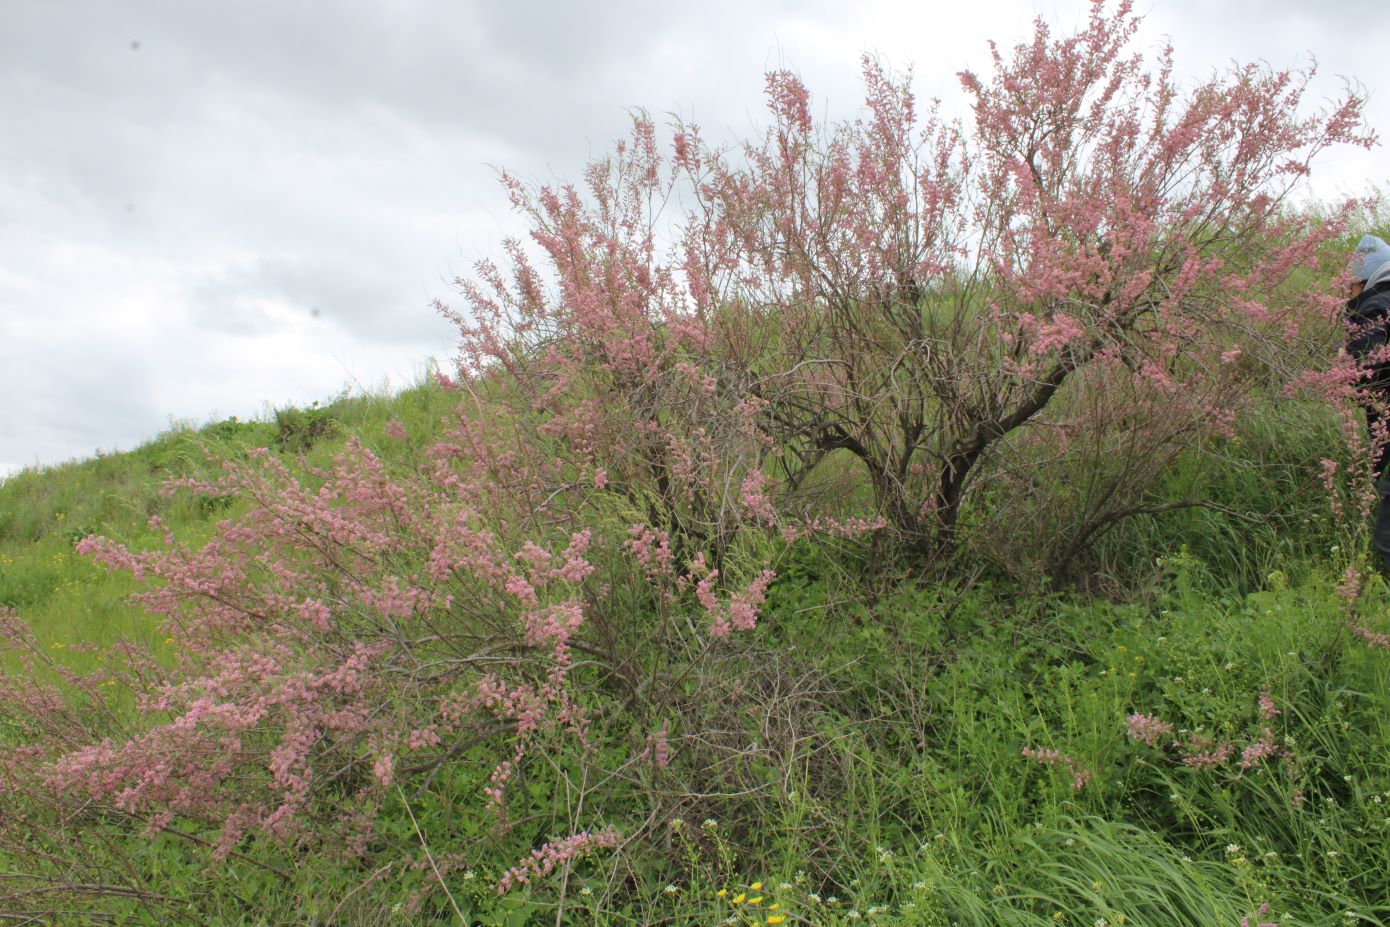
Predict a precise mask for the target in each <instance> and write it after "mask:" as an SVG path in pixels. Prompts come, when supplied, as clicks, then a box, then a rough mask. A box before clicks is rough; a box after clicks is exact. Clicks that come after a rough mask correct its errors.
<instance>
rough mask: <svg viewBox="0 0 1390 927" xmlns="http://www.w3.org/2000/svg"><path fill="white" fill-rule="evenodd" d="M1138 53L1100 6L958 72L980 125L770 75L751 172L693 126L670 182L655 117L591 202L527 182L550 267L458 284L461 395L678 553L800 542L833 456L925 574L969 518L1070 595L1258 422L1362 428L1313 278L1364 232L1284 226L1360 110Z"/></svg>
mask: <svg viewBox="0 0 1390 927" xmlns="http://www.w3.org/2000/svg"><path fill="white" fill-rule="evenodd" d="M1137 24H1138V20H1137V19H1136V18H1135V17H1134V16H1133V14H1132V12H1131V8H1130V4H1129V3H1128V2H1121V3H1119V4H1118V6H1117V7H1116V9H1115V10H1114V12H1113V13H1111V12H1108V11H1107V10H1106V8H1105V4H1104V3H1102V2H1099V0H1097V2H1096V3H1094V4H1093V8H1092V15H1091V18H1090V21H1089V22H1088V23H1087V24H1086V25H1085V26H1084V27H1083V28H1082V29H1081V30H1080V31H1079V32H1078V33H1077V34H1075V35H1071V36H1066V37H1061V38H1058V37H1054V36H1053V35H1051V34H1050V32H1049V30H1048V29H1047V28H1046V27H1045V26H1044V25H1042V24H1041V23H1039V24H1038V26H1037V30H1036V33H1035V35H1034V37H1033V39H1032V40H1031V41H1030V42H1028V43H1025V44H1022V45H1019V46H1018V47H1017V48H1015V49H1014V50H1013V51H1012V53H1011V54H1007V55H1006V54H1004V53H1002V52H999V51H996V53H995V60H994V66H993V70H992V73H991V74H990V75H989V76H988V77H987V78H986V77H982V76H979V75H976V74H974V73H972V72H963V73H962V74H961V75H960V79H961V82H962V84H963V86H964V87H965V89H966V91H967V92H968V94H969V96H970V98H971V100H972V108H973V114H972V118H971V119H970V120H968V121H967V122H965V123H963V124H962V123H955V122H951V121H949V120H947V119H945V118H944V117H943V116H942V115H941V114H940V113H938V112H937V111H936V110H934V109H931V110H928V111H926V112H923V111H921V110H920V108H919V106H918V104H917V101H916V100H915V99H914V97H913V95H912V93H911V91H910V89H909V87H908V85H907V81H906V80H898V79H895V78H894V77H893V76H891V75H889V74H887V73H886V72H884V71H883V70H882V68H880V67H879V66H878V65H877V64H875V63H874V62H872V61H867V60H866V62H865V69H864V76H865V86H866V91H867V101H866V111H865V113H864V115H863V116H862V117H861V118H860V119H858V120H856V121H854V122H848V123H838V124H829V125H820V124H817V122H816V121H815V120H814V119H813V118H812V116H811V111H812V106H811V103H810V98H809V93H808V91H807V89H806V88H805V87H804V86H803V85H802V84H801V82H800V81H799V80H798V79H797V78H796V77H795V76H794V75H792V74H790V73H786V72H775V73H772V74H770V75H769V76H768V82H767V96H768V104H769V108H770V110H771V115H772V124H771V126H770V127H769V128H768V130H767V131H766V133H765V134H764V135H763V136H761V137H759V138H756V139H753V140H751V141H749V142H748V143H746V144H744V145H742V146H740V147H737V148H734V149H731V150H726V149H721V148H715V147H712V146H710V145H708V144H706V143H705V142H704V141H703V140H702V137H701V135H700V132H699V131H698V129H697V128H695V127H693V126H688V125H684V124H678V125H677V126H675V129H674V137H673V139H672V141H671V144H670V150H669V154H667V155H663V154H662V152H661V151H660V149H659V146H658V142H657V137H656V129H655V126H654V125H653V124H652V123H651V122H650V121H649V120H647V119H646V118H645V117H639V118H638V119H637V121H636V123H635V127H634V133H633V137H632V139H631V141H630V142H627V143H624V144H622V145H620V146H619V147H618V150H617V153H616V154H615V156H613V157H612V158H609V159H606V160H600V161H597V162H595V163H594V164H592V165H590V167H589V169H588V170H587V171H586V173H585V177H584V180H585V183H584V190H583V191H582V192H581V190H580V188H578V187H573V186H562V187H553V186H548V185H545V186H540V187H536V188H529V187H527V186H526V185H524V184H522V183H521V182H520V181H518V180H516V179H515V178H513V177H510V176H506V177H505V178H504V181H505V183H506V186H507V189H508V191H509V192H510V194H511V196H512V198H513V202H514V204H515V205H516V206H517V208H518V209H519V210H521V211H522V213H523V214H524V215H526V216H527V217H528V218H529V220H530V221H531V223H532V233H531V237H532V243H533V244H534V245H535V246H536V248H537V249H538V250H539V257H537V256H535V255H533V253H532V252H531V251H530V250H528V248H527V247H525V246H523V244H522V243H520V242H513V243H510V244H509V246H508V251H509V255H510V262H509V266H508V267H506V268H503V267H501V266H497V265H494V264H491V263H483V264H481V265H479V267H478V274H477V276H476V278H475V279H473V280H470V281H463V282H462V285H463V289H464V294H465V296H466V297H467V301H468V305H469V309H470V313H469V314H468V315H464V314H462V313H452V312H450V310H447V309H446V310H445V311H446V312H450V314H451V315H452V317H453V318H455V319H456V320H457V322H458V323H459V325H460V328H461V331H462V332H463V336H464V351H463V354H462V357H461V359H460V365H461V368H462V369H463V370H464V371H465V372H471V374H472V375H476V374H477V373H479V372H480V371H487V370H497V371H506V374H507V375H508V376H509V377H510V378H512V379H514V380H515V382H517V383H519V384H520V385H521V390H520V392H519V398H521V399H524V401H525V402H527V403H528V404H529V407H530V408H531V409H533V410H540V411H541V413H542V415H541V424H540V425H538V426H537V427H542V428H544V429H546V430H548V431H549V432H550V433H553V434H556V435H564V436H565V437H566V439H567V442H568V445H567V446H568V447H570V448H571V449H572V455H573V456H572V457H571V458H570V459H569V466H570V467H571V468H572V469H573V471H574V472H573V473H572V474H571V475H570V476H568V477H567V478H569V479H577V480H585V481H588V480H592V479H596V478H599V477H600V476H601V478H602V479H604V480H606V481H608V483H609V484H610V485H612V486H615V487H620V488H623V489H625V490H626V491H628V492H639V491H640V492H642V493H643V494H644V496H645V498H646V499H647V500H648V503H649V505H650V508H651V510H652V511H651V515H652V517H651V518H650V519H649V521H650V522H651V523H652V524H653V525H655V526H658V527H661V528H662V529H663V530H666V531H668V532H669V533H670V534H671V535H672V538H673V543H676V544H677V545H680V544H683V543H684V538H686V537H690V538H693V539H695V540H696V541H697V542H698V543H704V542H705V541H710V542H713V544H714V547H715V549H716V550H718V548H719V544H720V543H722V541H721V539H722V538H725V537H726V536H728V534H729V532H730V530H731V527H732V524H731V522H733V521H736V520H738V519H740V518H745V519H754V520H758V521H763V522H766V521H769V520H771V519H772V518H773V517H774V513H775V512H780V513H784V514H786V513H796V512H797V508H798V506H799V505H801V504H803V502H804V496H801V495H798V494H797V493H795V492H793V490H795V489H797V488H798V487H802V486H804V485H807V484H808V483H815V481H816V477H817V474H822V473H829V472H832V471H834V470H835V467H834V466H833V465H830V464H828V460H829V459H830V458H832V457H833V458H837V459H841V460H849V461H852V462H853V464H854V467H853V469H854V470H855V471H856V472H857V474H858V476H859V477H862V479H863V480H865V481H866V482H867V483H868V485H869V487H870V488H871V490H872V493H873V498H874V511H873V512H872V513H869V516H870V517H871V518H874V517H878V518H882V519H883V520H884V521H885V523H886V524H887V525H889V526H891V527H892V528H893V529H894V531H895V532H896V534H897V535H899V536H900V537H902V538H904V539H905V540H906V541H908V542H909V544H910V545H911V546H913V547H914V548H915V549H917V550H918V551H919V552H921V553H922V554H924V555H929V554H931V553H933V552H941V551H945V550H949V549H951V548H953V547H954V546H956V545H957V543H958V542H959V540H960V539H961V527H960V521H961V519H960V515H961V512H962V507H963V506H964V505H966V504H967V502H968V501H969V500H970V499H971V498H972V493H974V495H975V496H976V497H979V498H981V499H989V500H990V506H989V510H990V511H991V512H993V513H997V516H995V517H992V518H986V519H983V520H977V525H976V527H975V528H974V529H973V530H975V531H976V533H977V534H980V535H981V537H982V540H981V546H982V548H983V549H986V550H990V551H997V552H1000V554H999V555H1000V556H1003V557H1005V559H1013V560H1016V559H1018V558H1022V559H1023V561H1025V562H1019V563H1014V564H1013V565H1014V566H1019V567H1026V566H1028V562H1029V561H1030V562H1031V563H1032V565H1033V566H1034V567H1041V568H1045V569H1050V570H1052V571H1053V572H1059V571H1061V572H1065V570H1066V568H1067V566H1068V564H1070V563H1071V562H1072V561H1074V559H1075V558H1076V557H1077V556H1078V554H1079V553H1080V552H1081V551H1082V550H1084V549H1085V548H1086V546H1087V545H1088V544H1089V543H1090V542H1091V541H1093V540H1094V539H1095V538H1096V537H1097V536H1098V534H1101V533H1104V532H1105V531H1106V530H1107V529H1108V528H1109V527H1110V526H1112V525H1113V524H1114V523H1115V522H1116V521H1117V520H1120V519H1123V518H1125V517H1128V516H1130V515H1133V514H1137V513H1139V512H1141V511H1145V510H1147V506H1148V505H1150V504H1151V503H1149V502H1148V501H1147V500H1146V499H1145V498H1144V497H1145V493H1146V492H1147V491H1148V490H1149V489H1150V488H1151V485H1152V481H1153V479H1154V476H1155V474H1156V473H1158V472H1160V471H1161V470H1162V469H1163V468H1164V467H1166V466H1167V465H1169V464H1170V463H1171V462H1172V461H1173V460H1174V459H1175V458H1176V457H1178V456H1179V455H1180V454H1191V453H1196V452H1202V451H1203V449H1207V448H1217V447H1219V445H1220V440H1221V439H1222V438H1223V437H1228V436H1230V435H1232V434H1233V428H1234V426H1235V424H1236V422H1237V421H1238V420H1239V419H1240V417H1241V415H1242V414H1243V413H1244V411H1245V410H1246V409H1247V408H1248V407H1249V405H1250V403H1251V402H1252V400H1253V399H1254V398H1256V397H1258V396H1262V395H1268V393H1269V390H1270V389H1271V388H1273V389H1274V390H1278V389H1280V388H1282V387H1284V386H1288V387H1289V388H1290V389H1295V388H1297V389H1305V390H1313V389H1317V390H1319V391H1320V395H1322V396H1332V395H1333V394H1334V393H1335V394H1336V397H1335V398H1338V400H1339V401H1343V404H1344V405H1345V402H1344V400H1346V399H1347V398H1349V396H1350V394H1351V392H1354V391H1355V382H1356V376H1357V375H1356V372H1355V370H1354V368H1352V367H1351V366H1350V365H1348V364H1347V363H1345V362H1340V363H1337V362H1334V360H1333V358H1334V356H1335V355H1336V351H1337V345H1339V344H1340V341H1341V338H1342V332H1341V330H1340V327H1339V325H1338V324H1337V318H1338V316H1337V313H1338V311H1339V306H1340V294H1339V293H1329V292H1325V291H1322V290H1318V289H1313V290H1310V289H1309V288H1308V287H1306V286H1305V285H1303V283H1304V282H1306V281H1301V280H1300V279H1299V278H1298V276H1297V275H1298V274H1299V273H1300V272H1301V271H1304V270H1307V269H1309V268H1312V267H1314V266H1315V265H1316V264H1317V262H1318V259H1319V255H1320V253H1322V251H1323V250H1324V249H1323V246H1324V245H1325V244H1326V243H1328V242H1331V241H1334V240H1336V239H1337V238H1338V236H1339V235H1341V233H1342V231H1343V228H1344V222H1343V221H1342V220H1343V219H1344V218H1345V213H1342V214H1339V215H1338V216H1334V218H1333V219H1331V220H1322V219H1318V218H1314V217H1310V216H1306V215H1303V214H1300V213H1299V212H1298V211H1296V210H1295V209H1292V208H1291V205H1292V200H1291V195H1292V193H1293V192H1294V191H1295V190H1296V189H1297V187H1298V185H1299V183H1300V182H1301V181H1302V179H1303V178H1304V176H1305V175H1306V174H1307V173H1308V169H1309V165H1310V163H1311V161H1312V160H1313V159H1314V158H1315V157H1316V156H1317V155H1318V154H1319V153H1320V152H1321V151H1323V150H1324V149H1326V148H1328V147H1329V146H1335V145H1341V144H1353V145H1367V144H1369V143H1370V141H1371V136H1370V135H1369V133H1367V132H1366V131H1365V130H1364V129H1363V128H1362V126H1361V105H1362V100H1361V99H1360V98H1359V97H1358V96H1356V95H1354V94H1349V95H1347V96H1346V97H1345V98H1344V99H1342V100H1341V101H1338V102H1335V103H1333V104H1331V105H1330V107H1329V108H1327V109H1326V110H1324V111H1321V112H1318V113H1315V114H1307V113H1305V112H1304V107H1303V106H1302V103H1303V95H1304V92H1305V90H1306V89H1307V87H1308V82H1309V80H1310V78H1311V72H1288V71H1278V72H1275V71H1270V70H1267V69H1264V68H1261V67H1257V66H1248V67H1241V68H1236V69H1233V70H1232V71H1231V72H1230V73H1229V74H1227V75H1225V76H1222V77H1217V78H1213V79H1211V80H1209V81H1207V82H1204V83H1202V84H1200V85H1198V86H1196V87H1193V88H1191V89H1190V90H1187V91H1185V92H1184V91H1182V90H1180V88H1179V87H1178V86H1177V84H1176V83H1175V82H1174V80H1173V76H1172V68H1173V63H1172V59H1171V56H1170V54H1169V53H1168V52H1167V51H1165V52H1164V53H1163V54H1162V55H1161V56H1160V58H1159V60H1158V61H1157V62H1156V63H1155V64H1151V63H1149V62H1147V61H1145V60H1144V58H1143V56H1142V55H1139V54H1135V53H1133V52H1132V51H1130V50H1129V46H1130V43H1131V41H1132V39H1133V37H1134V34H1135V30H1136V28H1137ZM673 203H679V204H680V205H679V207H676V206H672V205H670V204H673ZM1332 368H1335V370H1333V369H1332ZM1304 374H1307V376H1304ZM1081 479H1084V480H1085V484H1084V485H1083V486H1081V487H1079V488H1078V489H1077V490H1076V491H1073V490H1072V489H1071V487H1072V486H1073V484H1075V483H1076V482H1077V481H1078V480H1081ZM860 514H863V513H860ZM1030 545H1031V547H1030Z"/></svg>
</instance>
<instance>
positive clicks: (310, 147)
mask: <svg viewBox="0 0 1390 927" xmlns="http://www.w3.org/2000/svg"><path fill="white" fill-rule="evenodd" d="M1086 9H1087V6H1086V4H1084V3H1081V2H1075V0H1073V2H1066V3H1044V2H1041V0H981V2H976V3H971V4H938V3H922V2H908V0H864V2H861V3H856V4H838V3H830V2H828V0H823V2H820V0H816V2H812V0H805V2H792V0H786V2H777V0H767V2H756V0H754V2H735V0H712V2H709V3H704V4H683V5H653V4H647V3H641V2H638V0H607V2H603V3H585V4H578V3H562V2H559V0H549V2H529V3H512V4H502V3H494V2H490V0H473V2H463V3H459V2H426V0H396V2H391V3H381V2H368V0H357V2H344V3H337V4H332V5H324V4H311V3H287V2H281V0H248V2H244V3H238V4H235V5H230V6H228V5H221V6H210V5H206V4H191V3H186V2H182V0H140V2H136V0H126V2H115V0H111V2H107V0H85V2H65V3H61V4H60V3H53V2H51V0H7V2H6V3H4V4H3V5H0V125H3V126H4V127H5V128H4V130H3V131H0V373H3V374H4V377H5V380H6V382H7V385H8V386H9V390H8V391H7V401H6V403H5V404H4V406H3V409H0V473H2V472H4V471H5V470H7V469H11V470H12V469H14V468H16V467H18V466H20V465H24V464H30V463H34V462H41V463H53V462H57V461H60V460H63V459H66V458H69V457H73V456H81V455H87V454H90V453H92V452H94V451H96V450H97V449H111V448H129V447H131V446H133V445H135V444H137V443H138V442H139V441H141V440H143V439H145V438H148V437H150V436H152V435H153V434H155V433H156V432H158V431H159V430H161V429H162V428H165V427H167V425H168V423H169V421H170V419H171V418H189V419H193V420H198V421H200V420H204V419H206V418H207V417H209V416H211V415H213V414H219V415H230V414H236V415H241V416H246V415H251V414H255V413H256V412H258V411H259V410H262V409H263V408H264V407H265V406H266V405H267V404H271V405H274V404H283V403H288V402H297V403H307V402H309V401H311V400H313V399H323V398H327V397H329V396H331V395H333V394H334V393H336V392H337V391H338V390H339V389H340V388H342V387H343V386H344V385H345V384H349V383H353V382H356V383H359V384H362V385H365V386H369V387H374V386H378V385H380V384H381V383H382V382H384V381H387V380H389V381H390V382H391V383H393V384H394V385H401V384H402V383H403V382H405V381H408V380H409V379H410V378H411V377H413V376H414V375H415V374H416V373H417V372H418V371H419V370H420V369H421V366H422V364H423V363H424V359H425V358H426V357H428V356H430V355H435V356H441V357H445V356H448V355H449V354H450V353H451V350H452V338H451V333H450V330H449V328H448V326H447V325H446V324H445V323H443V322H442V321H440V320H438V319H437V318H436V317H435V316H434V314H433V313H432V312H431V310H430V308H429V303H430V301H431V300H432V299H434V298H438V297H443V298H446V299H449V298H451V297H452V294H453V288H452V287H451V286H450V285H449V283H448V281H449V280H450V279H451V278H452V277H453V276H454V275H455V274H458V273H461V272H466V270H467V268H468V267H469V265H470V264H471V262H472V260H473V259H474V258H476V257H477V256H480V255H482V254H485V253H489V252H495V251H496V243H497V242H498V241H499V240H500V239H501V238H502V236H503V235H504V234H516V233H517V232H519V231H520V230H521V226H520V225H519V223H518V222H517V220H516V219H515V218H514V217H512V216H511V215H510V214H509V212H508V209H507V206H506V201H505V198H504V197H503V196H502V194H501V192H500V191H499V189H498V188H497V185H496V183H495V176H494V172H493V167H494V166H507V167H509V168H513V169H515V170H516V171H517V172H518V173H519V174H521V175H522V176H525V177H532V178H540V179H551V178H554V177H556V176H561V177H568V178H575V177H577V176H578V175H579V173H580V170H581V169H582V166H583V162H584V161H585V160H586V159H587V158H588V157H590V156H592V155H595V154H598V153H600V152H603V151H606V150H607V149H608V147H609V145H610V142H611V141H612V140H613V139H614V138H616V137H618V136H621V135H622V134H624V132H625V130H626V127H627V119H628V117H627V114H626V108H627V107H632V106H641V107H645V108H647V109H649V110H650V111H651V112H653V113H657V114H660V113H664V112H670V111H677V112H680V113H681V114H682V115H683V116H685V117H687V118H690V119H693V120H694V121H696V122H698V123H700V124H701V125H702V126H703V127H704V129H705V134H706V137H707V138H710V139H719V138H732V137H735V136H737V135H741V134H747V133H748V132H750V131H752V130H753V129H754V128H755V127H756V126H757V125H759V124H761V120H762V106H763V99H762V86H763V84H762V75H763V73H764V72H765V71H766V70H767V69H769V68H775V67H783V66H789V67H793V68H795V69H797V70H798V71H800V72H801V73H802V75H803V77H804V79H805V80H806V82H807V84H808V85H809V86H810V88H811V90H812V92H813V94H814V96H815V98H816V100H817V101H818V102H817V106H818V109H819V111H820V112H823V113H826V114H829V115H831V116H845V115H849V114H852V113H853V112H854V111H855V108H856V107H857V106H858V103H859V100H860V98H861V93H860V89H859V85H858V75H859V56H860V54H861V53H863V52H870V53H876V54H879V55H881V56H883V58H884V59H885V60H887V61H888V62H889V63H890V64H892V65H894V66H898V67H905V66H907V65H913V66H914V69H915V75H916V83H917V88H918V90H919V92H920V94H921V95H922V96H923V97H928V98H929V97H936V96H939V97H942V98H943V99H944V100H945V101H946V108H947V110H948V112H952V111H954V112H957V113H958V112H959V111H960V109H959V106H960V99H961V98H960V94H959V92H958V87H957V83H956V77H955V75H956V72H957V71H959V70H960V69H962V68H965V67H970V68H974V69H976V70H986V69H987V68H988V64H989V59H988V52H987V49H986V46H985V42H986V40H987V39H988V38H990V37H994V38H996V39H998V40H999V41H1000V42H1001V44H1003V45H1005V46H1008V45H1011V44H1013V43H1014V42H1016V41H1020V40H1022V39H1025V38H1026V37H1027V36H1028V34H1029V33H1030V31H1031V20H1032V19H1033V17H1034V16H1035V15H1038V14H1041V15H1043V16H1045V17H1046V18H1047V19H1049V20H1050V21H1051V22H1053V23H1055V24H1056V27H1057V29H1058V30H1059V31H1060V30H1065V29H1068V28H1070V27H1072V26H1074V25H1077V24H1079V23H1081V22H1082V21H1083V20H1084V18H1085V15H1086ZM1144 12H1145V13H1146V15H1147V17H1148V22H1147V24H1146V27H1145V29H1144V32H1143V39H1142V42H1143V44H1144V46H1145V47H1147V48H1156V47H1157V46H1159V45H1160V44H1161V42H1162V37H1163V35H1164V34H1165V33H1166V34H1170V35H1171V36H1172V39H1173V43H1174V45H1175V47H1176V49H1177V57H1178V66H1179V70H1180V72H1181V73H1183V74H1191V75H1199V76H1200V75H1203V74H1206V73H1208V72H1209V71H1210V70H1211V69H1213V68H1216V67H1221V66H1223V65H1224V64H1226V63H1227V62H1229V61H1230V60H1231V59H1242V60H1245V59H1250V58H1264V59H1266V60H1268V61H1269V62H1270V63H1271V64H1273V65H1276V66H1285V65H1289V64H1293V63H1297V62H1298V61H1306V60H1307V59H1306V53H1307V52H1313V53H1315V54H1317V55H1318V57H1319V60H1320V63H1321V65H1322V70H1323V72H1324V73H1325V74H1327V75H1335V74H1345V75H1348V76H1353V77H1360V78H1361V79H1362V80H1363V81H1365V82H1366V83H1367V85H1368V86H1367V89H1368V90H1370V91H1372V92H1373V93H1374V92H1375V91H1376V90H1377V86H1376V82H1378V81H1380V80H1381V77H1380V72H1381V70H1382V69H1381V68H1379V65H1378V61H1379V59H1378V57H1377V56H1376V54H1375V50H1376V49H1378V48H1379V47H1381V46H1382V45H1383V44H1384V43H1382V42H1380V41H1379V39H1381V38H1383V37H1385V33H1386V31H1387V27H1385V26H1382V25H1380V23H1381V22H1382V20H1384V17H1383V16H1381V15H1380V13H1379V10H1378V8H1375V7H1371V6H1370V5H1369V4H1362V5H1360V6H1358V5H1357V4H1355V3H1353V4H1351V5H1350V6H1348V5H1347V4H1342V5H1340V6H1338V7H1336V8H1333V7H1330V6H1326V5H1324V6H1321V7H1319V6H1308V5H1306V4H1304V3H1301V2H1298V0H1273V2H1265V3H1261V4H1258V5H1256V4H1254V3H1253V2H1230V3H1201V4H1198V3H1196V2H1194V0H1153V2H1151V3H1150V4H1149V6H1148V8H1147V9H1146V10H1144ZM1350 24H1355V29H1354V30H1350V31H1349V25H1350ZM133 43H138V47H135V46H134V44H133ZM1339 86H1340V85H1339V84H1338V83H1337V81H1335V80H1332V79H1330V78H1329V79H1328V80H1327V81H1324V82H1323V83H1321V84H1320V85H1319V87H1318V95H1321V96H1332V95H1334V94H1335V93H1336V91H1337V90H1338V89H1339ZM1370 112H1371V117H1372V122H1373V124H1377V125H1386V126H1390V118H1387V117H1390V106H1387V101H1386V100H1385V99H1384V98H1382V96H1381V95H1378V94H1377V95H1375V96H1373V98H1372V108H1371V111H1370ZM1321 176H1322V177H1323V178H1324V179H1323V180H1321V181H1319V183H1320V186H1319V187H1318V188H1317V190H1318V192H1319V193H1320V194H1322V195H1330V194H1333V193H1337V192H1343V191H1345V192H1353V193H1359V192H1363V191H1364V190H1365V189H1366V188H1367V187H1368V186H1370V185H1379V184H1383V183H1385V181H1386V180H1387V176H1386V170H1385V168H1384V167H1383V166H1382V161H1381V157H1380V155H1379V153H1378V152H1377V153H1371V154H1366V153H1362V152H1350V153H1345V154H1340V155H1338V156H1337V157H1335V158H1331V159H1329V160H1328V163H1326V164H1325V165H1324V170H1323V172H1322V175H1321ZM454 301H455V302H457V300H454Z"/></svg>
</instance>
